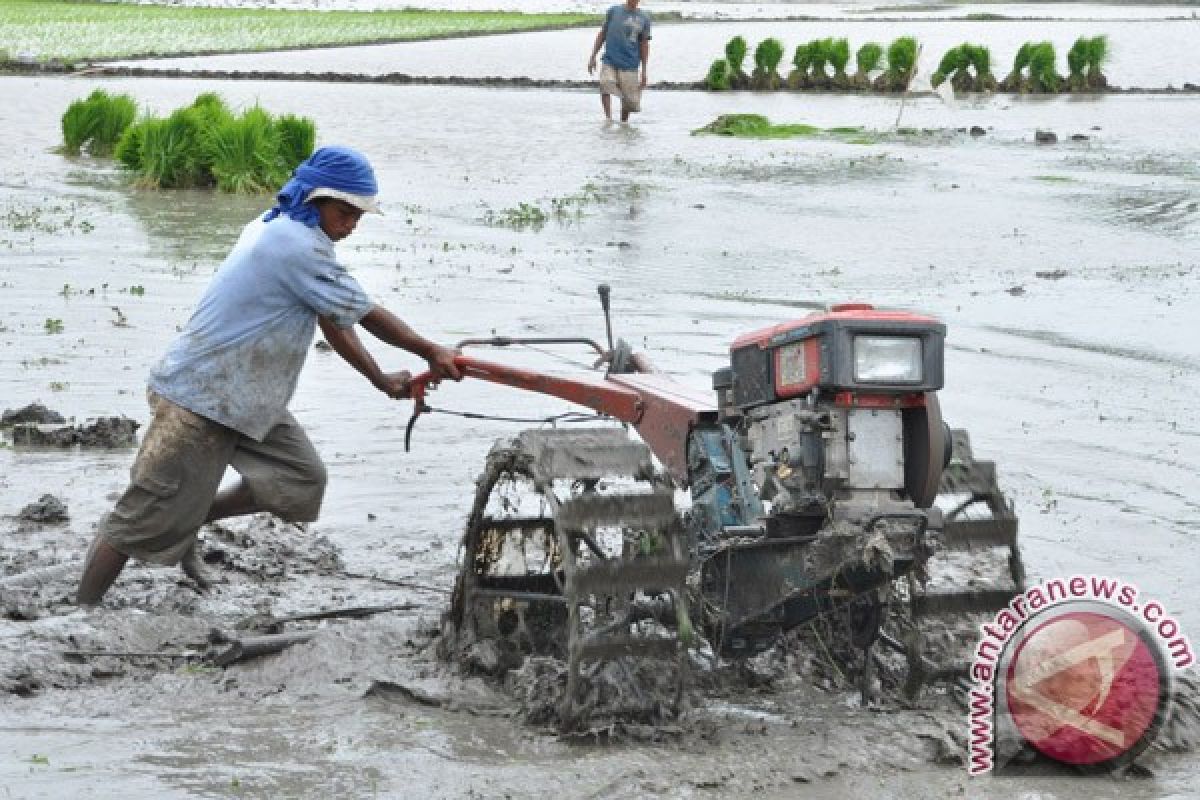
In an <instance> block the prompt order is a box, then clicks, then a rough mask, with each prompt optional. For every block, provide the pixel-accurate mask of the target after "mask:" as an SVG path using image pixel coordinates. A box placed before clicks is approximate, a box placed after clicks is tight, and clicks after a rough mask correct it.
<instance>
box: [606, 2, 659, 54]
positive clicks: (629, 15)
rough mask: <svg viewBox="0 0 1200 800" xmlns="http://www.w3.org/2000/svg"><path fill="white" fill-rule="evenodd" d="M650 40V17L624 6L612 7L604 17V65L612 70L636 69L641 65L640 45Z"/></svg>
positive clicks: (639, 10) (643, 12) (640, 11)
mask: <svg viewBox="0 0 1200 800" xmlns="http://www.w3.org/2000/svg"><path fill="white" fill-rule="evenodd" d="M643 39H645V40H647V41H649V39H650V15H649V14H647V13H646V12H645V11H642V10H641V9H638V10H637V11H630V10H629V9H628V8H627V7H626V6H624V5H619V6H613V7H612V8H610V9H609V10H608V13H607V14H605V15H604V58H603V59H602V60H603V61H604V63H605V64H610V65H612V67H613V69H624V70H629V69H637V68H638V66H639V65H640V64H641V63H642V51H641V43H642V40H643Z"/></svg>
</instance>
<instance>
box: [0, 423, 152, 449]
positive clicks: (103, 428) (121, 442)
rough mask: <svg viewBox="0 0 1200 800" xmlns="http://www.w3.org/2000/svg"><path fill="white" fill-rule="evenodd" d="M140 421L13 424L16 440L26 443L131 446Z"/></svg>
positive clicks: (52, 445) (35, 445)
mask: <svg viewBox="0 0 1200 800" xmlns="http://www.w3.org/2000/svg"><path fill="white" fill-rule="evenodd" d="M139 427H141V425H140V423H138V422H136V421H135V420H132V419H129V418H128V417H97V418H96V419H94V420H90V421H88V422H86V423H84V424H82V425H45V424H40V423H31V422H26V423H21V424H18V425H14V426H13V428H12V438H13V444H14V445H17V446H23V447H74V446H75V445H79V446H80V447H102V448H118V447H132V446H133V445H135V444H137V429H138V428H139Z"/></svg>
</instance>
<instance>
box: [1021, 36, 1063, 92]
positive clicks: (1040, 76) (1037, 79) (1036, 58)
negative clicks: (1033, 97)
mask: <svg viewBox="0 0 1200 800" xmlns="http://www.w3.org/2000/svg"><path fill="white" fill-rule="evenodd" d="M1057 60H1058V59H1057V56H1056V55H1055V52H1054V44H1053V43H1052V42H1039V43H1038V44H1037V45H1035V46H1034V48H1033V51H1032V52H1031V53H1030V54H1029V82H1030V85H1031V86H1032V88H1033V90H1034V91H1036V92H1047V93H1051V92H1057V91H1058V89H1059V86H1060V85H1061V83H1062V76H1060V75H1059V74H1058V69H1057V67H1056V66H1055V62H1056V61H1057Z"/></svg>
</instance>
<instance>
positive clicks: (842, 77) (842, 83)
mask: <svg viewBox="0 0 1200 800" xmlns="http://www.w3.org/2000/svg"><path fill="white" fill-rule="evenodd" d="M825 41H826V42H827V43H828V45H827V47H828V49H827V50H826V51H825V53H826V55H827V56H828V58H829V65H830V66H831V67H833V85H834V86H837V87H838V88H841V89H845V88H847V87H848V86H850V76H849V75H847V74H846V65H847V64H849V63H850V42H848V41H847V40H845V39H826V40H825Z"/></svg>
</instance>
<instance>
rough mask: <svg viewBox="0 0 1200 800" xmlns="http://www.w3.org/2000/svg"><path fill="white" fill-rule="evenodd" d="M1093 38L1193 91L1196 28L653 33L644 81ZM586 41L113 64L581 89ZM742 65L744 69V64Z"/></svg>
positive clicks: (1011, 52) (1124, 78)
mask: <svg viewBox="0 0 1200 800" xmlns="http://www.w3.org/2000/svg"><path fill="white" fill-rule="evenodd" d="M1102 33H1103V34H1106V35H1107V36H1108V37H1109V43H1110V46H1111V53H1112V59H1111V63H1110V64H1109V65H1108V66H1107V67H1106V68H1105V71H1106V74H1107V75H1108V76H1109V81H1110V82H1111V83H1112V84H1113V85H1115V86H1122V87H1144V88H1161V87H1165V86H1168V85H1170V86H1175V87H1181V86H1182V85H1183V84H1184V83H1187V82H1191V83H1200V72H1198V71H1197V70H1196V67H1195V65H1194V64H1193V63H1192V59H1191V53H1192V50H1193V49H1194V44H1195V42H1196V41H1197V39H1198V38H1200V21H1197V20H1182V21H1181V20H1170V21H1167V20H1139V21H1128V20H1125V21H1105V22H1075V21H1072V22H1066V21H1061V20H1041V21H1003V22H999V21H998V22H970V21H965V20H954V21H946V20H919V21H912V22H903V23H899V22H860V21H828V20H826V21H818V22H761V21H759V22H737V23H728V22H726V23H711V22H705V23H693V24H686V25H666V24H663V25H660V26H658V28H656V30H655V35H654V44H653V50H652V56H651V61H650V65H651V71H650V75H651V78H652V79H653V80H656V81H660V80H661V81H699V80H703V78H704V75H705V74H706V73H707V72H708V67H709V65H710V64H711V63H712V61H713V59H715V58H718V57H721V54H722V53H723V52H724V47H725V42H727V41H728V40H729V38H730V37H732V36H734V35H741V36H744V37H745V38H746V40H747V41H748V42H750V46H751V48H753V47H754V45H755V43H757V42H758V41H760V40H761V39H764V38H766V37H768V36H774V37H777V38H779V39H780V40H781V41H782V42H783V43H784V49H785V51H786V54H785V58H784V63H783V64H782V65H781V66H780V70H781V72H782V73H783V74H785V75H786V74H787V71H788V70H789V69H791V54H792V51H793V50H794V49H795V47H796V45H797V44H799V43H801V42H807V41H809V40H810V39H818V38H823V37H827V36H844V37H847V38H849V40H850V43H851V47H854V48H857V47H859V46H860V45H861V44H863V43H865V42H868V41H876V42H882V43H884V45H885V46H886V44H887V43H888V42H890V41H892V40H893V39H894V38H895V37H897V36H901V35H910V36H915V37H916V38H917V39H918V41H920V43H921V45H922V51H921V59H920V63H919V65H918V76H917V79H916V81H915V83H914V88H928V85H929V75H930V74H931V73H932V72H933V71H934V70H935V69H936V68H937V65H938V62H939V61H940V60H941V57H942V54H943V53H944V52H945V51H946V50H947V49H948V48H950V47H956V46H958V45H959V44H961V43H962V42H964V41H971V42H978V43H981V44H985V45H987V46H988V47H989V48H990V49H991V51H992V58H993V71H994V72H995V73H996V76H997V79H998V80H999V79H1002V78H1003V77H1004V76H1005V75H1007V74H1008V70H1009V68H1010V67H1011V65H1012V60H1013V57H1014V56H1015V55H1016V52H1017V49H1018V48H1019V47H1020V46H1021V45H1022V44H1023V43H1024V42H1026V41H1030V40H1036V41H1044V40H1049V41H1052V42H1053V43H1054V45H1055V47H1056V48H1057V50H1058V53H1059V62H1060V67H1059V68H1060V69H1061V70H1065V69H1066V56H1065V53H1066V51H1067V50H1068V49H1069V48H1070V47H1071V44H1072V43H1073V42H1074V41H1075V39H1076V38H1077V37H1079V36H1095V35H1098V34H1102ZM592 39H593V33H592V32H591V31H590V30H588V31H583V30H568V31H550V32H540V33H522V34H514V35H511V36H497V37H481V38H477V39H471V40H470V41H469V42H463V41H454V40H443V41H432V42H409V43H404V44H391V45H372V46H367V47H347V48H334V49H328V50H320V51H308V52H300V53H297V52H288V53H246V54H235V55H226V56H214V57H203V58H168V59H152V60H148V61H134V62H120V63H126V64H130V65H136V66H143V67H168V68H179V69H219V70H242V71H254V70H269V71H282V72H342V73H357V74H367V75H380V74H385V73H392V72H400V73H405V74H410V75H438V76H441V75H448V74H454V75H458V76H462V77H488V76H501V77H529V78H536V79H540V80H549V79H584V78H586V77H587V71H586V64H587V54H588V52H589V51H590V47H591V42H592ZM464 52H469V54H470V57H469V58H467V59H464V58H463V57H462V56H463V53H464ZM516 52H528V53H537V58H535V59H515V58H513V54H514V53H516ZM749 63H750V64H751V66H752V64H753V59H750V60H749ZM450 65H453V67H451V66H450Z"/></svg>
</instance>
